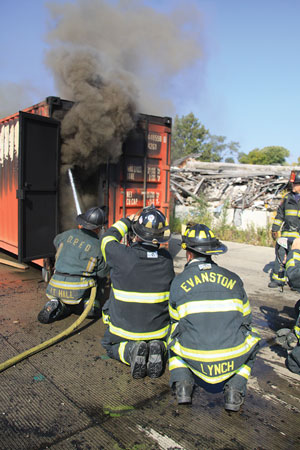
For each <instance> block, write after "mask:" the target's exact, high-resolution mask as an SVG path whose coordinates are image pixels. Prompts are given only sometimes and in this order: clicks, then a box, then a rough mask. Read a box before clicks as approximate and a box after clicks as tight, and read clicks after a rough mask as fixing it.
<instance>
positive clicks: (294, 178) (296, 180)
mask: <svg viewBox="0 0 300 450" xmlns="http://www.w3.org/2000/svg"><path fill="white" fill-rule="evenodd" d="M290 182H291V183H293V184H300V170H292V171H291V175H290Z"/></svg>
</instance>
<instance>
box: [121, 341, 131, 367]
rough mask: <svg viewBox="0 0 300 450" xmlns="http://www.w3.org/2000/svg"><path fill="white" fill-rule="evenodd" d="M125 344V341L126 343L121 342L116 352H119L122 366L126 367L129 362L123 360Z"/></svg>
mask: <svg viewBox="0 0 300 450" xmlns="http://www.w3.org/2000/svg"><path fill="white" fill-rule="evenodd" d="M127 344H128V342H127V341H126V342H121V344H120V345H119V350H118V352H119V357H120V360H121V361H122V362H123V363H124V364H127V365H128V366H130V364H129V362H127V361H126V359H125V358H124V352H125V347H126V345H127Z"/></svg>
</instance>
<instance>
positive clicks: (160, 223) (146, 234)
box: [132, 205, 171, 244]
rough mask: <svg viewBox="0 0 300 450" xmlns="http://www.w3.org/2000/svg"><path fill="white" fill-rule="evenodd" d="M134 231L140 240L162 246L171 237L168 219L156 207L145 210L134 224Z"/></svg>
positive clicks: (152, 206)
mask: <svg viewBox="0 0 300 450" xmlns="http://www.w3.org/2000/svg"><path fill="white" fill-rule="evenodd" d="M132 230H133V232H134V233H135V234H136V235H137V236H138V237H139V238H140V239H142V240H143V241H145V242H149V243H152V244H162V243H164V242H167V241H168V240H169V239H170V237H171V231H170V227H169V224H168V221H167V219H166V217H165V216H164V214H163V213H162V212H161V211H159V210H158V209H156V208H155V206H154V205H151V206H149V207H147V208H144V209H143V211H142V212H141V214H140V215H139V217H138V219H137V220H136V221H135V222H133V224H132Z"/></svg>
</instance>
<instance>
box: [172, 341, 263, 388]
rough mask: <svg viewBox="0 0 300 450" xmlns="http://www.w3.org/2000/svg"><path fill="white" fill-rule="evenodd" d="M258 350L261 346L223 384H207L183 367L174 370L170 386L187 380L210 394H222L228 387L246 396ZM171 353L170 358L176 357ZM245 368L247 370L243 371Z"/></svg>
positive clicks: (257, 346)
mask: <svg viewBox="0 0 300 450" xmlns="http://www.w3.org/2000/svg"><path fill="white" fill-rule="evenodd" d="M258 350H259V345H256V347H255V348H254V349H253V352H252V353H251V355H250V357H249V359H248V360H247V361H246V362H245V364H243V365H242V366H241V367H240V368H239V369H237V370H236V371H235V373H234V375H232V376H231V377H230V378H228V379H227V380H225V381H222V382H221V383H216V384H211V383H207V382H205V381H204V380H202V379H201V378H199V377H197V376H196V375H195V374H194V373H193V371H192V370H191V369H189V368H188V367H181V368H175V369H172V371H171V373H170V386H171V387H172V386H173V384H174V383H176V382H177V381H183V380H187V381H190V382H191V383H194V384H198V385H200V386H202V387H203V388H204V389H205V390H207V391H210V392H220V390H222V389H225V387H226V386H228V387H231V388H233V389H236V390H237V391H238V392H240V393H241V394H242V395H243V396H244V395H245V394H246V388H247V381H248V378H249V376H250V374H251V370H252V368H253V365H254V361H255V359H256V354H257V352H258ZM169 353H170V355H169V357H170V358H171V357H172V356H176V355H175V353H173V352H172V350H170V352H169ZM245 366H246V368H247V370H243V369H244V368H245Z"/></svg>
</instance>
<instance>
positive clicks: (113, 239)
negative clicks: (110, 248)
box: [101, 236, 119, 262]
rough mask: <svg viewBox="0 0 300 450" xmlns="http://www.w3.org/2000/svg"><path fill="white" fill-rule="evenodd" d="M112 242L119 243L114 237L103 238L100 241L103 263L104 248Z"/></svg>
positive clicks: (104, 256)
mask: <svg viewBox="0 0 300 450" xmlns="http://www.w3.org/2000/svg"><path fill="white" fill-rule="evenodd" d="M112 241H116V242H119V241H118V239H117V238H116V237H114V236H106V237H105V238H103V239H102V241H101V253H102V255H103V258H104V260H105V262H106V253H105V248H106V246H107V244H108V243H109V242H112Z"/></svg>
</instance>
